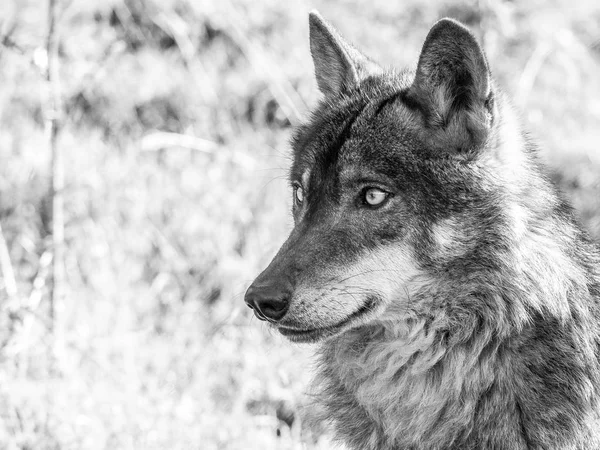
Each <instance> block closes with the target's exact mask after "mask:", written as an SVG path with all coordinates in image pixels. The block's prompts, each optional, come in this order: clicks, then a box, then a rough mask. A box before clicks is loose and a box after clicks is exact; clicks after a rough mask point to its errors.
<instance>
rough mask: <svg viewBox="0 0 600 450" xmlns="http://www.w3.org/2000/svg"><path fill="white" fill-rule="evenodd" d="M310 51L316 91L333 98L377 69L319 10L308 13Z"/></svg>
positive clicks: (377, 70) (356, 84) (347, 90)
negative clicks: (317, 89)
mask: <svg viewBox="0 0 600 450" xmlns="http://www.w3.org/2000/svg"><path fill="white" fill-rule="evenodd" d="M308 22H309V32H310V51H311V54H312V58H313V62H314V65H315V75H316V78H317V85H318V87H319V90H320V91H321V92H322V93H323V94H324V95H325V98H326V99H333V98H335V97H337V96H339V95H341V94H344V93H348V92H350V91H351V90H353V89H355V88H356V87H358V86H359V84H360V82H361V80H363V79H365V78H367V77H368V76H370V75H372V74H374V73H377V72H379V71H380V70H381V69H380V68H379V66H378V65H377V64H376V63H374V62H373V61H371V60H370V59H369V58H367V57H366V56H364V55H363V54H362V53H360V52H359V51H358V50H356V49H355V48H354V47H353V46H352V45H350V44H349V43H347V42H346V41H345V40H344V39H343V38H342V37H341V36H340V34H339V33H338V32H337V31H336V30H335V28H333V27H332V26H331V25H330V24H329V23H327V22H326V21H325V20H324V19H323V18H322V17H321V16H320V14H319V13H318V12H316V11H312V12H311V13H310V14H309V18H308Z"/></svg>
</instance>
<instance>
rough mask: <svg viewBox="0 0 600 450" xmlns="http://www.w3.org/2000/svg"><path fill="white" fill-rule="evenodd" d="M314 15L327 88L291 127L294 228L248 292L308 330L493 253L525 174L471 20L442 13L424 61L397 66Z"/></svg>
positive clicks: (365, 317)
mask: <svg viewBox="0 0 600 450" xmlns="http://www.w3.org/2000/svg"><path fill="white" fill-rule="evenodd" d="M309 22H310V48H311V53H312V57H313V61H314V65H315V73H316V79H317V84H318V87H319V89H320V91H321V92H322V94H323V95H324V100H323V101H322V102H321V103H320V105H319V106H318V107H317V108H316V110H315V111H314V112H313V114H312V118H311V120H310V121H309V122H308V123H306V124H304V125H303V126H300V127H299V128H298V129H297V130H296V132H295V136H294V138H293V149H294V162H293V165H292V168H291V172H290V183H291V187H292V191H293V216H294V221H295V227H294V229H293V231H292V232H291V235H290V236H289V238H288V240H287V241H286V242H285V243H284V244H283V246H282V248H281V249H280V251H279V252H278V253H277V255H276V256H275V258H274V259H273V261H272V262H271V264H270V265H269V266H268V267H267V268H266V269H265V270H264V272H262V273H261V274H260V275H259V276H258V278H257V279H256V280H255V281H254V283H253V284H252V286H251V287H250V288H249V289H248V291H247V293H246V297H245V300H246V303H247V304H248V306H250V307H251V308H252V309H253V310H254V312H255V314H256V316H257V317H258V318H260V319H262V320H267V321H269V322H271V323H273V324H274V325H275V326H276V327H277V329H278V330H279V331H280V332H281V333H282V334H283V335H284V336H286V337H288V338H289V339H291V340H292V341H297V342H314V341H317V340H320V339H324V338H326V337H329V336H333V335H336V334H339V333H343V332H345V331H347V330H348V329H351V328H354V327H360V326H362V325H364V324H366V323H369V322H372V321H375V320H378V319H381V318H382V317H385V315H386V314H387V313H389V312H390V311H391V310H394V311H396V312H398V311H400V312H402V311H409V310H410V309H411V308H415V307H417V306H415V305H412V304H411V292H413V291H414V289H416V287H418V285H419V283H420V282H421V281H422V280H423V279H424V278H427V277H428V276H430V275H431V274H432V273H447V274H452V273H454V272H460V273H461V274H462V275H464V274H465V273H468V272H469V270H471V269H473V267H472V264H482V261H483V263H485V261H491V259H490V258H486V252H490V251H497V250H498V248H500V247H501V246H502V245H503V238H502V236H501V234H502V233H501V232H500V231H499V230H502V229H506V223H507V222H509V221H511V220H513V219H514V217H508V216H507V215H506V214H503V212H502V211H503V210H502V209H501V206H500V205H501V204H502V201H503V200H502V199H503V198H504V197H506V196H508V195H512V194H514V192H509V190H506V189H505V186H507V185H510V182H509V181H510V178H511V177H515V176H518V174H516V175H515V172H514V171H513V169H512V168H507V167H508V166H510V164H505V163H506V162H507V160H509V159H511V158H513V156H514V155H513V156H510V155H508V154H503V155H499V153H500V152H501V151H500V148H501V147H502V146H507V142H505V141H506V140H507V138H506V136H508V135H510V133H508V134H507V133H503V136H505V137H504V138H502V139H500V138H499V133H498V130H499V128H500V122H502V121H501V120H499V106H498V105H499V102H498V101H497V98H498V96H497V95H496V91H495V89H494V88H493V85H492V81H491V77H490V72H489V69H488V64H487V61H486V58H485V56H484V53H483V51H482V49H481V47H480V46H479V44H478V43H477V41H476V39H475V38H474V36H473V35H472V34H471V32H469V30H468V29H467V28H465V27H464V26H463V25H461V24H460V23H458V22H456V21H454V20H450V19H442V20H440V21H439V22H437V23H436V24H435V25H434V26H433V28H432V29H431V31H430V32H429V34H428V35H427V38H426V39H425V43H424V45H423V49H422V52H421V54H420V57H419V61H418V65H417V69H416V71H415V72H410V71H400V72H397V71H390V70H384V69H383V68H381V67H380V66H379V65H377V64H376V63H374V62H373V61H371V60H370V59H369V58H367V57H366V56H364V55H362V54H361V53H360V52H359V51H357V50H356V49H355V48H354V47H352V46H351V45H349V44H348V43H347V42H345V41H344V40H343V39H342V37H341V36H339V34H338V33H337V32H336V31H335V30H334V29H333V28H332V27H331V26H330V25H329V24H327V23H326V22H325V21H324V20H323V19H322V18H321V17H320V16H319V15H318V14H317V13H311V14H310V18H309ZM515 139H516V138H515ZM501 141H502V142H501ZM508 144H510V143H508ZM508 146H509V147H511V148H512V147H513V146H511V145H508ZM519 157H520V156H516V157H514V158H519ZM517 215H518V214H517ZM512 228H514V227H512ZM494 247H496V248H494ZM493 248H494V249H493ZM492 249H493V250H492Z"/></svg>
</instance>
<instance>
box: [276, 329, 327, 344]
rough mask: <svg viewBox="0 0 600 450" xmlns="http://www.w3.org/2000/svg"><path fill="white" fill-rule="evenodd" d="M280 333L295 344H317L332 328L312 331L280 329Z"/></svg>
mask: <svg viewBox="0 0 600 450" xmlns="http://www.w3.org/2000/svg"><path fill="white" fill-rule="evenodd" d="M278 330H279V332H280V333H281V334H282V335H284V336H285V337H286V338H288V339H289V340H290V341H293V342H304V343H310V342H317V341H319V340H320V339H321V338H322V337H323V336H324V335H325V334H326V333H327V331H328V330H330V328H329V327H328V328H321V329H319V328H314V329H311V330H299V329H295V328H286V327H279V328H278Z"/></svg>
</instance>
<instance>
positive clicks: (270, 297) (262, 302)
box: [244, 280, 291, 323]
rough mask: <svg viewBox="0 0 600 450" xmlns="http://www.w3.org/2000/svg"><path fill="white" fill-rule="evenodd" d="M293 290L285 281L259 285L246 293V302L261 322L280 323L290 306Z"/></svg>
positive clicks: (254, 284)
mask: <svg viewBox="0 0 600 450" xmlns="http://www.w3.org/2000/svg"><path fill="white" fill-rule="evenodd" d="M290 297H291V288H290V286H289V285H288V283H286V282H285V281H284V280H272V281H269V282H263V283H260V284H259V283H257V282H256V281H255V282H254V283H252V285H251V286H250V287H249V288H248V290H247V291H246V295H245V297H244V300H245V301H246V304H247V305H248V306H249V307H250V308H252V309H253V310H254V315H255V316H256V317H257V318H258V319H260V320H268V321H269V322H273V323H275V322H278V321H280V320H281V319H283V316H285V313H286V312H287V310H288V308H289V306H290Z"/></svg>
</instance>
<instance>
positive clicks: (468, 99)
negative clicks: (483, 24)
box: [409, 19, 493, 151]
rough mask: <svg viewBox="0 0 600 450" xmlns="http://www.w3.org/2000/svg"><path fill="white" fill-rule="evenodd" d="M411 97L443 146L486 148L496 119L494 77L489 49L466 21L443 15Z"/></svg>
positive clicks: (427, 44)
mask: <svg viewBox="0 0 600 450" xmlns="http://www.w3.org/2000/svg"><path fill="white" fill-rule="evenodd" d="M409 96H410V97H411V98H412V99H413V100H414V101H415V102H416V103H417V104H418V105H419V106H420V108H421V109H422V110H423V111H424V113H425V117H426V121H427V125H428V126H429V127H430V128H431V129H432V131H434V135H437V136H438V137H439V141H440V142H443V145H444V146H445V147H447V146H448V145H450V146H452V147H454V148H455V149H456V150H459V151H465V150H469V149H472V148H476V147H480V146H481V145H482V144H483V143H484V142H485V139H486V138H487V136H488V133H489V130H490V127H491V124H492V120H493V115H492V111H493V102H492V100H493V98H492V89H491V77H490V72H489V69H488V64H487V60H486V58H485V55H484V53H483V50H482V49H481V47H480V46H479V44H478V43H477V40H476V39H475V37H474V36H473V35H472V34H471V32H470V31H469V30H468V29H467V28H466V27H464V26H463V25H462V24H460V23H458V22H456V21H454V20H452V19H442V20H440V21H439V22H437V23H436V24H435V25H434V26H433V27H432V28H431V30H430V31H429V34H428V35H427V38H426V39H425V43H424V44H423V49H422V50H421V55H420V56H419V63H418V66H417V72H416V75H415V80H414V82H413V84H412V86H411V87H410V89H409Z"/></svg>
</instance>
